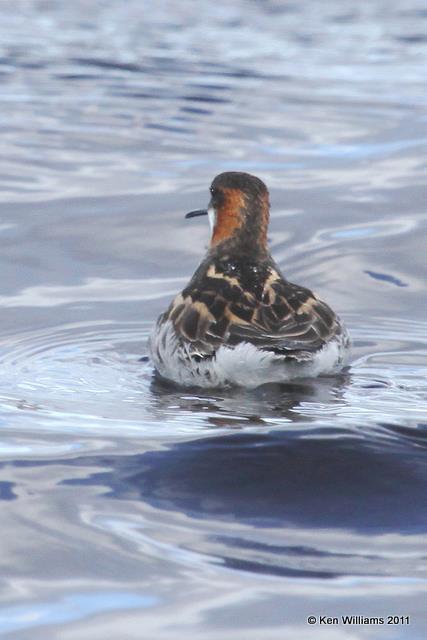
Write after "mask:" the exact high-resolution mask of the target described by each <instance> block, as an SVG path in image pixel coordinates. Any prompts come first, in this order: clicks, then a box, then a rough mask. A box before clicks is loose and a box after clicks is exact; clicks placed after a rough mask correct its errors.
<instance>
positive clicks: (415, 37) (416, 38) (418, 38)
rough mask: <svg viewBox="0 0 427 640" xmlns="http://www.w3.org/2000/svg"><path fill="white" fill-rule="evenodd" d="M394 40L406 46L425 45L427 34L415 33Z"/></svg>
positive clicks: (396, 37)
mask: <svg viewBox="0 0 427 640" xmlns="http://www.w3.org/2000/svg"><path fill="white" fill-rule="evenodd" d="M394 39H395V40H397V41H398V42H404V43H405V44H424V43H425V42H427V35H426V34H425V33H413V34H409V35H405V36H395V38H394Z"/></svg>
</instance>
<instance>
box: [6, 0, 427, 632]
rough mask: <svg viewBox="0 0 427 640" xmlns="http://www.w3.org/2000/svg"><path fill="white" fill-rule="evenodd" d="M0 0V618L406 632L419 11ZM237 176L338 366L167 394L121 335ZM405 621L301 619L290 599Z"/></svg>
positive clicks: (416, 567)
mask: <svg viewBox="0 0 427 640" xmlns="http://www.w3.org/2000/svg"><path fill="white" fill-rule="evenodd" d="M153 4H154V3H148V2H141V1H137V0H128V2H126V3H117V2H113V1H112V0H102V1H101V0H99V1H98V2H95V1H94V2H78V1H75V2H72V3H56V2H48V1H30V0H28V1H25V2H24V1H23V2H21V3H18V5H16V4H15V5H12V4H10V3H6V2H4V3H2V4H1V7H0V17H1V20H0V78H1V89H0V127H1V140H2V157H1V160H0V178H1V179H0V189H1V195H0V198H1V220H0V241H1V252H0V261H1V273H2V279H1V289H0V306H1V319H0V356H1V381H0V403H1V416H0V420H1V423H0V424H1V439H0V499H1V534H0V545H1V554H0V558H1V561H0V563H1V570H0V636H1V637H5V638H6V637H7V638H15V639H16V638H19V639H20V640H21V639H22V640H26V639H28V640H29V639H31V640H38V639H39V638H40V639H42V638H43V640H45V639H46V638H49V640H50V639H54V638H58V639H59V638H61V639H71V638H72V639H73V640H77V639H79V640H80V639H81V640H85V639H88V640H89V639H90V640H93V639H94V638H126V640H127V639H131V638H138V640H140V639H141V638H143V639H144V640H145V639H147V640H151V639H152V638H162V639H171V638H174V639H176V638H188V637H194V638H203V639H209V638H212V640H217V638H221V639H224V640H234V639H237V638H239V640H240V638H245V640H246V639H248V640H251V639H254V640H258V639H259V638H266V639H270V640H279V639H280V640H287V639H291V638H292V640H293V639H294V638H312V637H313V638H319V639H323V638H325V639H326V638H327V639H328V640H353V639H359V638H375V639H376V638H390V639H400V638H405V639H406V638H411V640H412V639H415V640H421V639H422V638H425V637H426V636H427V616H426V613H425V599H426V595H427V560H426V558H427V538H426V532H427V504H426V503H427V498H426V495H427V491H426V488H427V458H426V447H427V319H426V294H427V285H426V261H425V243H426V229H427V215H426V210H425V183H426V163H425V153H426V146H427V119H426V110H425V107H426V102H427V100H426V90H425V65H426V49H427V38H426V36H425V33H426V28H427V11H426V9H425V4H424V3H423V2H418V1H417V0H407V1H406V2H405V3H403V2H392V3H390V2H386V1H385V0H374V1H372V2H370V3H359V5H357V6H354V5H353V4H352V5H350V4H349V3H346V2H344V3H342V2H328V3H291V2H286V3H285V2H278V1H277V2H275V1H273V0H269V1H266V2H255V1H253V2H244V1H243V0H242V1H241V2H239V1H237V2H234V3H226V2H223V1H222V0H220V1H219V2H216V3H210V2H207V1H206V2H205V1H204V0H203V1H202V2H200V3H198V4H197V7H196V6H195V5H194V4H192V3H172V2H166V1H165V2H163V1H162V2H158V3H155V6H153ZM228 169H233V170H246V171H251V172H254V173H255V174H257V175H259V176H260V177H261V178H263V179H264V180H265V181H266V182H267V184H268V185H269V187H270V189H271V200H272V205H273V213H272V224H271V231H270V239H271V245H272V250H273V254H274V256H275V258H276V259H277V261H278V262H279V264H280V265H281V267H282V269H283V271H284V272H285V274H286V275H287V276H288V277H289V279H291V280H293V281H295V282H299V283H301V284H304V285H306V286H309V287H310V288H313V289H314V290H316V291H318V292H319V293H320V294H321V296H322V297H323V298H325V299H326V300H327V301H328V302H329V303H330V304H331V305H332V306H333V307H334V308H335V309H336V310H337V311H339V313H340V314H341V315H342V316H343V317H344V318H345V320H346V322H347V324H348V326H349V329H350V332H351V334H352V337H353V342H354V348H353V356H352V363H351V367H350V370H349V371H348V372H347V373H345V374H343V375H341V376H338V377H336V378H323V379H318V380H312V381H301V382H298V383H295V384H294V385H291V386H289V387H287V388H286V389H283V388H280V387H275V386H271V387H268V388H261V389H258V390H255V391H251V392H249V391H245V390H232V391H227V392H223V391H204V392H199V391H197V390H184V391H180V390H177V389H175V388H173V387H170V386H168V385H166V384H164V383H162V382H160V381H158V380H156V379H155V378H154V377H153V372H152V368H151V365H150V363H149V362H145V361H143V362H141V361H140V358H141V356H144V355H146V337H147V335H148V333H149V331H150V327H151V326H152V323H153V321H154V319H155V318H156V317H157V315H158V314H159V313H160V312H161V311H162V310H163V309H164V308H165V306H166V305H167V304H168V302H169V300H170V298H171V297H172V296H173V295H174V293H175V292H176V291H178V290H179V289H180V288H181V287H182V286H183V285H184V284H185V282H186V281H187V279H188V278H189V276H190V275H191V274H192V272H193V271H194V269H195V267H196V266H197V264H198V262H199V261H200V259H201V257H202V255H203V253H204V251H205V247H206V243H207V240H208V230H207V228H206V225H205V224H204V221H203V220H202V221H185V220H184V219H183V215H184V213H185V212H186V211H189V210H190V209H195V208H198V207H201V206H204V205H205V204H206V201H207V198H208V191H207V188H208V186H209V184H210V181H211V179H212V178H213V177H214V175H215V174H217V173H219V172H221V171H224V170H228ZM346 614H348V615H351V614H354V615H363V616H369V617H371V616H377V617H378V616H387V615H398V616H410V617H411V623H410V625H409V626H408V625H407V624H406V623H401V624H398V625H388V624H386V623H385V624H383V625H380V626H378V625H352V626H348V625H343V624H338V625H332V626H328V625H322V624H319V623H318V624H316V625H313V626H310V625H308V624H307V622H306V619H307V617H308V616H309V615H314V616H320V615H329V616H341V615H346Z"/></svg>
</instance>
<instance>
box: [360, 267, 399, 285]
mask: <svg viewBox="0 0 427 640" xmlns="http://www.w3.org/2000/svg"><path fill="white" fill-rule="evenodd" d="M364 273H367V274H368V276H370V277H371V278H374V280H382V281H383V282H389V283H390V284H394V285H396V287H407V286H408V284H406V282H402V280H400V279H399V278H396V277H395V276H392V275H390V274H388V273H377V272H376V271H368V270H365V271H364Z"/></svg>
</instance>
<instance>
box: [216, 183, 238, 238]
mask: <svg viewBox="0 0 427 640" xmlns="http://www.w3.org/2000/svg"><path fill="white" fill-rule="evenodd" d="M223 194H224V198H225V202H224V204H223V206H222V207H221V208H220V209H218V210H217V212H216V221H215V226H214V230H213V234H212V239H211V247H213V246H215V245H216V244H218V243H219V242H222V241H223V240H227V238H230V237H231V236H233V235H234V233H235V231H236V230H237V229H240V228H241V227H242V225H243V215H242V209H244V207H245V198H244V195H243V193H242V192H241V191H240V189H223Z"/></svg>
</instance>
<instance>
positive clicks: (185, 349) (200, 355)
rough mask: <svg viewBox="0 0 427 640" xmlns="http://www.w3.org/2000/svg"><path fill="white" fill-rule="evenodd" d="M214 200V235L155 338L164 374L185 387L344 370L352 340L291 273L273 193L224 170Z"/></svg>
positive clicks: (152, 347)
mask: <svg viewBox="0 0 427 640" xmlns="http://www.w3.org/2000/svg"><path fill="white" fill-rule="evenodd" d="M210 192H211V195H212V197H211V201H210V203H209V206H208V209H207V210H206V209H200V210H198V211H192V212H191V213H188V214H187V216H186V217H187V218H193V217H195V216H199V215H205V214H208V215H209V221H210V225H211V229H212V238H211V242H210V247H209V250H208V253H207V255H206V258H205V259H204V260H203V262H202V263H201V264H200V266H199V268H198V269H197V271H196V272H195V274H194V276H193V277H192V279H191V280H190V283H189V284H188V285H187V286H186V287H185V289H184V290H183V291H182V293H180V294H179V295H178V296H177V297H176V298H175V300H174V301H173V302H172V304H171V305H170V307H169V309H168V310H167V311H166V312H165V313H163V314H162V315H161V316H160V317H159V319H158V321H157V324H156V326H155V328H154V330H153V333H152V335H151V338H150V351H151V356H152V359H153V362H154V365H155V367H156V369H157V371H158V372H159V373H160V375H161V376H162V377H164V378H167V379H168V380H172V381H174V382H176V383H177V384H180V385H184V386H199V387H222V386H229V385H240V386H243V387H257V386H258V385H261V384H265V383H267V382H286V381H288V380H292V379H294V378H301V377H314V376H317V375H319V374H331V373H335V372H337V371H339V370H340V369H341V368H342V367H343V366H344V365H345V364H346V362H347V358H348V354H349V345H350V340H349V337H348V333H347V331H346V329H345V326H344V325H343V323H342V322H341V321H340V320H339V318H338V317H337V316H336V315H335V313H334V312H333V311H332V309H331V308H330V307H328V305H327V304H326V303H325V302H323V301H322V300H319V298H318V297H317V296H316V295H314V294H313V293H312V292H311V291H310V290H309V289H305V288H304V287H301V286H299V285H296V284H292V283H291V282H288V281H287V280H285V278H284V277H283V275H282V274H281V273H280V270H279V268H278V266H277V265H276V264H275V262H274V260H273V259H272V257H271V255H270V252H269V250H268V246H267V227H268V222H269V209H270V203H269V197H268V191H267V187H266V186H265V184H264V183H263V182H262V181H261V180H260V179H259V178H256V177H255V176H251V175H249V174H247V173H239V172H226V173H221V174H220V175H219V176H217V177H216V178H215V180H214V181H213V182H212V186H211V188H210Z"/></svg>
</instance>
